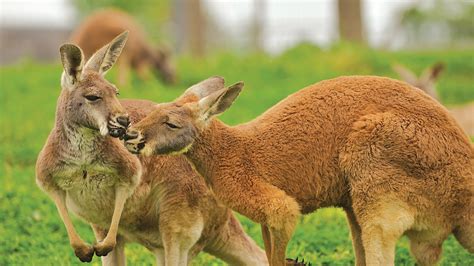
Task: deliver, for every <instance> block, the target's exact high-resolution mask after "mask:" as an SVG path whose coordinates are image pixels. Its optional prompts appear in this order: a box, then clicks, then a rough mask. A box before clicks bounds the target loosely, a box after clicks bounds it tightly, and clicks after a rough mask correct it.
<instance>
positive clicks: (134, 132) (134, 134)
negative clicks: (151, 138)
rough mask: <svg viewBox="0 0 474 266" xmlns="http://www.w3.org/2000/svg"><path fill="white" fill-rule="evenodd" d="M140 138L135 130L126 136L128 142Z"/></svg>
mask: <svg viewBox="0 0 474 266" xmlns="http://www.w3.org/2000/svg"><path fill="white" fill-rule="evenodd" d="M136 138H138V132H137V131H135V130H127V132H126V133H125V136H124V138H123V139H124V140H125V141H127V140H129V139H136Z"/></svg>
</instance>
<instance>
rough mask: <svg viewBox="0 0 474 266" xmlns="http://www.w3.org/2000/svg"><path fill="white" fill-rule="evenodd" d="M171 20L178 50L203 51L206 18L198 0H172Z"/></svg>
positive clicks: (201, 54)
mask: <svg viewBox="0 0 474 266" xmlns="http://www.w3.org/2000/svg"><path fill="white" fill-rule="evenodd" d="M173 20H174V26H175V27H174V31H175V38H176V48H177V51H178V52H190V53H191V54H192V55H194V56H203V55H204V53H205V39H206V38H205V37H206V36H205V35H206V20H205V17H204V15H203V12H202V6H201V1H200V0H174V1H173Z"/></svg>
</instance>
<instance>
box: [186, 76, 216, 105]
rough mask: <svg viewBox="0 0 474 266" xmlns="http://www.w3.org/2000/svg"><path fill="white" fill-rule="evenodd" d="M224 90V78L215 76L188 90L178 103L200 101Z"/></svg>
mask: <svg viewBox="0 0 474 266" xmlns="http://www.w3.org/2000/svg"><path fill="white" fill-rule="evenodd" d="M224 88H225V85H224V78H222V77H219V76H213V77H210V78H208V79H206V80H203V81H201V82H199V83H198V84H195V85H193V86H192V87H190V88H189V89H187V90H186V91H185V92H184V93H183V94H182V95H181V96H180V97H179V98H178V101H199V100H201V99H203V98H205V97H207V96H209V95H211V94H212V93H214V92H216V91H220V90H222V89H224Z"/></svg>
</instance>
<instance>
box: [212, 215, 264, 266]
mask: <svg viewBox="0 0 474 266" xmlns="http://www.w3.org/2000/svg"><path fill="white" fill-rule="evenodd" d="M205 251H206V252H208V253H210V254H212V255H214V256H216V257H218V258H220V259H222V260H223V261H225V262H227V263H228V264H230V265H268V260H267V257H266V255H265V252H264V251H263V250H262V249H261V248H260V247H259V246H258V245H257V244H256V243H255V241H253V239H252V238H250V237H249V236H248V235H247V234H246V233H245V232H244V230H243V229H242V226H241V225H240V222H239V221H238V220H237V218H235V216H234V214H230V215H229V219H228V220H227V223H226V225H225V226H224V227H223V228H222V230H221V233H220V234H219V236H218V237H217V238H216V239H215V241H214V243H212V245H208V246H207V247H206V248H205Z"/></svg>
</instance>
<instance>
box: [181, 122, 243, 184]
mask: <svg viewBox="0 0 474 266" xmlns="http://www.w3.org/2000/svg"><path fill="white" fill-rule="evenodd" d="M209 123H210V125H209V126H208V127H207V128H206V129H204V130H203V131H202V132H201V133H200V135H199V137H198V138H196V140H195V141H194V143H193V145H192V147H191V148H190V149H189V150H188V152H186V153H185V156H186V157H187V158H188V160H189V161H190V162H191V163H192V164H193V165H194V167H195V169H196V171H197V172H198V173H199V174H201V175H202V176H203V177H204V179H205V180H206V182H207V183H208V184H209V185H210V186H211V187H212V186H213V183H214V182H215V179H216V174H215V173H216V172H218V171H219V170H220V168H221V167H222V166H223V165H224V164H225V162H226V161H229V160H228V158H231V157H235V156H238V154H237V153H238V151H237V150H236V147H238V146H239V144H240V143H239V137H238V133H239V132H238V129H237V128H233V127H229V126H227V125H225V124H224V123H223V122H221V121H219V120H217V119H212V120H211V121H210V122H209Z"/></svg>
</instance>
